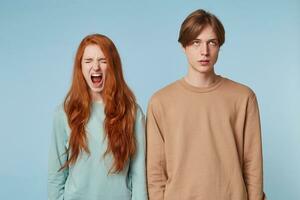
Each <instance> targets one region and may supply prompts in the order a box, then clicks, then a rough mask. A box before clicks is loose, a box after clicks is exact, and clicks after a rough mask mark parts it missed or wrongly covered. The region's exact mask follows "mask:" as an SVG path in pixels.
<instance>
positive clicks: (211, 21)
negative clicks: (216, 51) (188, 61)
mask: <svg viewBox="0 0 300 200" xmlns="http://www.w3.org/2000/svg"><path fill="white" fill-rule="evenodd" d="M206 26H211V27H212V29H213V30H214V32H215V34H216V35H217V39H218V45H219V46H222V45H223V44H224V42H225V29H224V27H223V25H222V23H221V21H220V20H219V19H218V18H217V17H216V16H215V15H213V14H211V13H209V12H207V11H205V10H202V9H199V10H196V11H194V12H192V13H191V14H190V15H189V16H187V18H185V20H184V21H183V23H182V24H181V28H180V32H179V38H178V42H180V43H181V45H182V46H183V47H186V46H188V45H189V44H190V43H191V42H192V41H193V40H194V39H196V38H197V36H198V35H199V34H200V33H201V31H202V30H203V29H204V28H205V27H206Z"/></svg>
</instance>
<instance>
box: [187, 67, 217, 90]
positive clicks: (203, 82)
mask: <svg viewBox="0 0 300 200" xmlns="http://www.w3.org/2000/svg"><path fill="white" fill-rule="evenodd" d="M184 79H185V81H186V82H187V83H189V84H190V85H192V86H195V87H200V88H205V87H209V86H211V85H212V84H214V83H215V81H216V80H217V75H216V74H215V72H214V71H211V72H207V73H201V72H193V73H191V72H188V74H187V75H186V76H185V77H184Z"/></svg>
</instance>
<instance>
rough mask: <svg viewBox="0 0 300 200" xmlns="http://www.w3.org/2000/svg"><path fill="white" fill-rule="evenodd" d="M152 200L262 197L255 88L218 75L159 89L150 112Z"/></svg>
mask: <svg viewBox="0 0 300 200" xmlns="http://www.w3.org/2000/svg"><path fill="white" fill-rule="evenodd" d="M147 178H148V191H149V198H150V200H262V199H264V198H265V197H264V193H263V166H262V143H261V130H260V120H259V111H258V105H257V101H256V97H255V94H254V93H253V91H252V90H251V89H250V88H248V87H246V86H244V85H242V84H239V83H236V82H233V81H231V80H229V79H226V78H223V77H221V76H219V77H218V79H217V81H216V82H215V83H214V84H213V85H212V86H210V87H207V88H197V87H193V86H191V85H189V84H188V83H187V82H186V81H185V80H184V79H181V80H178V81H176V82H174V83H172V84H170V85H168V86H166V87H165V88H163V89H161V90H160V91H158V92H156V93H155V94H154V95H153V97H152V98H151V100H150V103H149V107H148V113H147Z"/></svg>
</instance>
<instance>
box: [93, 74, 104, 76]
mask: <svg viewBox="0 0 300 200" xmlns="http://www.w3.org/2000/svg"><path fill="white" fill-rule="evenodd" d="M92 76H102V74H92Z"/></svg>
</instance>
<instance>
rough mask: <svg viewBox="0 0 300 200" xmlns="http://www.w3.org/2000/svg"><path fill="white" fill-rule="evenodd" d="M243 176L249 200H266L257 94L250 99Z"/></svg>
mask: <svg viewBox="0 0 300 200" xmlns="http://www.w3.org/2000/svg"><path fill="white" fill-rule="evenodd" d="M243 163H244V166H243V174H244V179H245V183H246V187H247V193H248V200H264V199H266V197H265V195H264V192H263V170H262V169H263V166H262V141H261V127H260V117H259V110H258V104H257V100H256V97H255V94H252V96H251V97H250V98H249V101H248V106H247V114H246V121H245V127H244V162H243Z"/></svg>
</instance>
